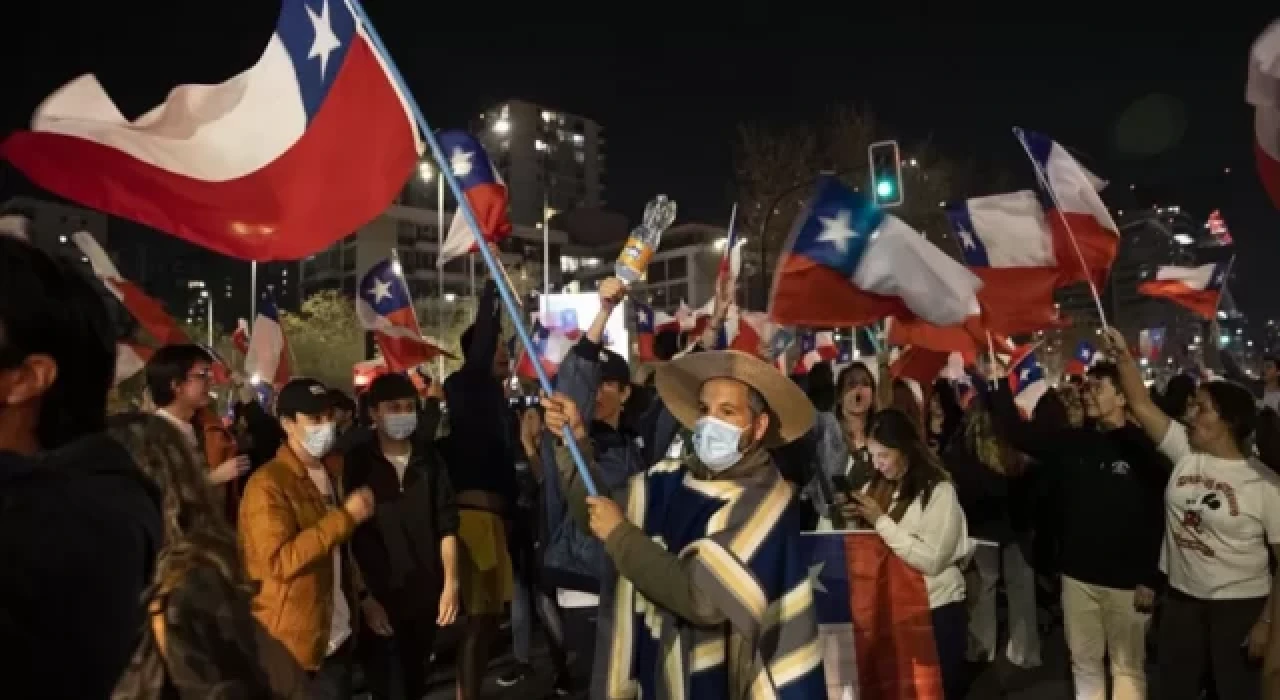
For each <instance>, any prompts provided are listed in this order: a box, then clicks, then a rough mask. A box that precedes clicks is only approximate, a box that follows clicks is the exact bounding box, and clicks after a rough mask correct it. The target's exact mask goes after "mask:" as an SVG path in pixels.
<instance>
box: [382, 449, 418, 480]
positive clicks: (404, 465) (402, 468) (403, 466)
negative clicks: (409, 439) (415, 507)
mask: <svg viewBox="0 0 1280 700" xmlns="http://www.w3.org/2000/svg"><path fill="white" fill-rule="evenodd" d="M412 455H413V453H412V452H406V453H404V454H402V455H383V456H384V457H386V458H387V461H388V462H390V463H391V466H392V467H394V468H395V470H396V478H398V479H399V480H400V488H401V489H403V488H404V474H405V472H407V471H409V457H411V456H412Z"/></svg>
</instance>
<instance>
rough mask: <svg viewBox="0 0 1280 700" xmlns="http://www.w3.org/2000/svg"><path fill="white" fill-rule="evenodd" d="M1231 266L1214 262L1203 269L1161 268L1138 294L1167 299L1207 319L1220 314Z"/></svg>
mask: <svg viewBox="0 0 1280 700" xmlns="http://www.w3.org/2000/svg"><path fill="white" fill-rule="evenodd" d="M1230 266H1231V263H1229V262H1226V263H1212V264H1209V265H1201V266H1200V267H1177V266H1174V265H1162V266H1161V267H1160V268H1159V269H1158V270H1156V276H1155V279H1151V280H1147V281H1146V282H1143V283H1142V284H1139V285H1138V292H1139V293H1140V294H1145V295H1147V296H1149V297H1157V298H1161V299H1168V300H1169V301H1172V302H1173V303H1175V304H1178V305H1179V306H1183V307H1186V308H1188V309H1191V310H1192V311H1194V312H1195V313H1196V315H1198V316H1200V317H1201V318H1203V319H1206V320H1213V319H1214V317H1215V316H1216V315H1217V311H1218V302H1219V300H1220V299H1221V298H1222V288H1223V286H1224V285H1225V284H1226V281H1227V272H1228V271H1229V270H1230Z"/></svg>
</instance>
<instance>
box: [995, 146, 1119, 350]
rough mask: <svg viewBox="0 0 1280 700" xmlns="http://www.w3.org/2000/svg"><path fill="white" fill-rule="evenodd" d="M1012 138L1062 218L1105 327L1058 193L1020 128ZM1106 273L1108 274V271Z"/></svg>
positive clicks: (1104, 324)
mask: <svg viewBox="0 0 1280 700" xmlns="http://www.w3.org/2000/svg"><path fill="white" fill-rule="evenodd" d="M1013 135H1014V138H1016V139H1018V144H1019V145H1021V146H1022V150H1023V151H1024V152H1026V154H1027V160H1030V161H1031V167H1032V168H1034V169H1035V171H1036V178H1037V179H1039V180H1040V184H1041V185H1042V186H1043V187H1044V189H1045V191H1046V192H1048V193H1049V198H1050V199H1052V200H1053V206H1054V207H1055V208H1057V210H1058V218H1059V219H1061V220H1062V226H1063V227H1064V228H1065V229H1066V230H1067V238H1069V239H1071V249H1072V250H1074V251H1075V252H1076V258H1077V259H1078V260H1079V261H1080V270H1081V271H1082V272H1084V277H1085V281H1087V282H1088V283H1089V292H1090V293H1092V294H1093V303H1094V305H1095V306H1097V307H1098V322H1099V323H1101V324H1102V328H1103V329H1104V330H1105V329H1106V328H1107V314H1106V312H1105V311H1103V310H1102V297H1100V296H1098V286H1097V285H1096V284H1094V283H1093V275H1092V274H1090V271H1089V266H1088V264H1086V263H1085V261H1084V253H1082V252H1080V244H1079V243H1078V242H1076V234H1075V232H1074V231H1072V230H1071V222H1070V221H1067V215H1066V214H1064V213H1063V211H1062V203H1061V202H1059V201H1058V193H1057V192H1054V191H1053V186H1052V185H1050V184H1049V176H1048V175H1047V174H1046V173H1045V172H1044V169H1043V168H1041V167H1040V163H1039V162H1038V161H1036V158H1035V156H1033V155H1031V147H1030V146H1028V145H1027V140H1026V139H1025V138H1023V133H1022V129H1020V128H1018V127H1016V126H1015V127H1013ZM1108 274H1110V273H1109V272H1108Z"/></svg>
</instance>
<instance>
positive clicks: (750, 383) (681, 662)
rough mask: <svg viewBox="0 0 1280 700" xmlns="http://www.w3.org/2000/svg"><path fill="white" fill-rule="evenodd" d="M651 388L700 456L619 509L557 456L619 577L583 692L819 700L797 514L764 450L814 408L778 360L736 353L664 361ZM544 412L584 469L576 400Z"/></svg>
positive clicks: (552, 404) (557, 400) (560, 400)
mask: <svg viewBox="0 0 1280 700" xmlns="http://www.w3.org/2000/svg"><path fill="white" fill-rule="evenodd" d="M657 388H658V394H659V396H660V397H661V399H662V401H663V403H664V404H665V405H666V406H667V408H668V410H670V411H671V413H672V415H674V416H675V417H676V419H677V420H678V421H679V422H680V423H681V424H682V425H684V426H685V427H686V428H689V429H691V430H692V431H693V438H692V443H693V446H694V452H695V456H693V457H689V458H686V459H685V460H684V461H683V462H682V461H678V460H667V461H663V462H660V463H658V464H657V465H655V466H654V467H652V468H650V469H649V470H648V471H647V472H645V473H643V474H638V475H636V476H635V477H632V479H631V480H630V481H629V483H628V484H627V486H626V487H625V489H624V491H621V492H615V493H614V494H612V495H613V496H614V497H615V498H616V499H617V500H616V501H615V500H611V499H610V498H607V497H603V496H600V497H589V496H587V495H586V493H587V492H586V488H585V486H584V484H583V481H582V480H581V478H579V476H578V474H577V471H576V469H575V468H574V466H573V462H572V460H571V459H570V458H569V456H568V451H567V450H566V449H565V448H564V446H563V445H561V446H560V447H559V448H558V449H557V450H556V458H557V468H558V471H559V474H560V477H561V480H562V482H563V486H564V491H565V495H566V500H567V502H568V507H569V510H570V512H571V513H572V514H573V516H574V518H575V519H577V521H578V522H579V523H580V524H581V525H582V526H583V527H589V528H590V530H591V532H592V533H593V534H594V535H595V536H596V537H597V538H599V539H600V540H601V541H603V542H604V546H605V551H606V552H607V553H608V555H609V562H610V563H611V564H612V568H613V569H616V571H615V572H611V573H612V575H610V576H606V577H605V579H604V584H605V585H604V590H603V591H602V599H601V606H600V610H601V616H600V618H601V619H600V622H599V625H600V628H601V630H600V636H599V637H598V642H599V644H597V652H598V655H597V658H596V671H597V672H596V673H595V676H594V678H593V688H592V693H591V697H609V698H620V697H668V696H676V695H682V694H683V695H687V696H689V697H696V698H700V699H712V698H732V699H734V700H737V699H739V698H746V697H748V696H752V695H754V694H760V695H768V696H769V697H822V696H825V695H826V683H825V679H824V676H823V669H822V652H821V647H820V645H819V644H818V642H817V639H818V627H817V619H816V617H815V614H814V608H813V602H812V601H813V593H812V591H811V590H809V589H810V586H811V584H810V580H809V576H808V569H807V567H806V566H805V565H804V563H803V562H802V561H801V559H800V557H799V556H798V553H797V551H796V547H797V546H798V540H799V536H800V525H801V519H802V517H803V516H802V513H801V511H800V508H799V505H798V502H797V501H796V499H794V498H793V496H794V487H793V486H792V485H791V484H790V483H788V482H787V481H786V480H784V479H783V478H782V477H781V475H780V474H779V473H778V470H777V468H776V467H775V466H774V463H773V460H772V459H771V458H770V456H769V452H768V450H769V449H771V448H775V447H778V446H780V445H784V444H787V443H789V442H791V441H793V440H795V439H796V438H798V437H800V436H801V435H803V434H804V433H805V432H806V431H808V430H809V428H810V427H811V426H812V425H813V419H814V410H813V405H812V404H811V403H810V402H809V399H808V397H806V396H805V394H804V392H803V391H801V390H800V388H799V387H797V386H796V385H795V384H794V383H792V382H791V381H790V380H789V379H788V378H787V377H785V376H783V375H782V374H781V373H779V372H778V371H777V370H775V369H774V368H773V367H772V366H770V365H769V364H767V363H765V362H764V361H762V360H759V359H757V358H755V357H752V356H750V355H747V354H745V353H740V352H736V351H732V350H730V351H719V352H703V353H696V354H690V355H686V356H685V357H682V358H680V359H678V360H673V361H671V362H670V363H668V364H666V365H664V366H663V367H662V368H660V369H659V370H658V375H657ZM543 405H544V408H545V409H546V422H547V429H548V430H549V431H551V433H552V434H553V435H563V431H564V430H566V429H568V430H571V431H573V435H574V436H575V439H576V440H577V441H578V444H579V445H580V446H581V447H582V449H583V451H584V452H585V453H586V454H587V458H588V461H589V462H591V461H593V459H594V455H593V454H591V452H592V447H591V443H590V442H589V441H588V440H586V437H587V433H586V427H585V426H584V424H583V421H582V417H581V415H580V414H579V412H578V408H577V406H576V405H575V404H574V402H573V401H572V400H571V399H569V398H568V397H566V396H564V395H563V394H557V395H555V396H553V397H551V398H549V399H547V400H546V401H545V402H544V404H543ZM596 483H600V481H599V480H597V481H596ZM619 503H621V504H624V505H623V506H619V505H618V504H619ZM624 507H625V512H624ZM784 659H785V662H783V660H784ZM783 669H785V671H784V670H783Z"/></svg>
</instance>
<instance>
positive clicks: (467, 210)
mask: <svg viewBox="0 0 1280 700" xmlns="http://www.w3.org/2000/svg"><path fill="white" fill-rule="evenodd" d="M350 7H351V10H352V12H353V13H354V14H355V16H356V17H357V18H358V19H359V20H360V24H361V25H363V26H364V30H365V34H366V36H367V37H368V39H369V42H370V43H371V44H372V45H373V48H374V50H375V51H377V52H378V54H379V55H380V56H381V57H382V59H383V61H384V65H385V68H386V71H387V74H388V75H389V76H390V77H391V79H392V80H393V81H394V82H395V85H396V87H397V88H398V89H399V91H400V94H401V95H402V96H403V97H404V100H405V103H406V104H407V105H408V107H409V109H410V111H411V113H412V114H413V118H414V121H416V122H417V125H418V129H419V130H420V131H421V132H422V137H423V138H424V139H426V142H427V145H428V146H429V147H430V148H431V155H432V156H433V157H434V158H435V160H436V163H438V164H439V165H440V168H439V170H440V174H441V175H442V176H443V177H444V178H445V180H446V181H447V183H448V185H449V191H450V192H452V193H453V197H454V199H455V200H456V201H457V202H458V211H460V212H462V215H463V217H464V219H465V220H466V222H467V225H468V226H470V227H471V235H472V236H474V237H475V239H476V246H477V247H478V248H479V249H480V255H481V257H483V258H484V262H485V265H487V266H488V267H489V275H490V276H491V277H492V278H493V282H494V285H495V286H497V288H498V294H499V296H501V297H502V303H503V305H504V306H505V307H506V310H507V316H508V317H510V319H511V321H512V323H511V325H512V326H513V327H514V328H515V330H516V336H517V337H519V338H520V344H521V345H522V346H524V351H525V352H526V353H528V354H529V356H530V357H535V356H536V354H535V352H534V348H533V338H532V337H530V336H529V330H528V329H527V328H525V325H524V324H523V323H521V320H520V305H519V304H517V303H516V300H515V296H514V294H513V293H512V290H511V289H510V288H509V287H508V286H507V284H506V279H505V275H503V274H501V267H500V266H499V263H498V261H497V260H496V259H495V258H494V256H493V253H492V252H491V251H490V250H489V246H488V245H487V244H486V241H485V240H484V235H483V234H482V233H481V232H480V231H481V229H480V223H479V221H478V220H477V219H476V214H475V212H474V211H472V210H471V205H470V203H468V202H467V198H466V197H465V196H464V195H463V193H462V187H461V185H459V184H458V180H457V178H456V177H454V174H453V170H452V169H451V168H450V167H449V165H448V164H449V159H448V158H447V157H445V154H444V150H443V149H442V148H441V147H440V141H439V139H437V138H436V135H435V132H433V131H432V130H431V126H430V124H428V123H427V118H426V116H424V115H423V113H422V107H421V106H420V105H419V104H418V101H417V100H416V99H414V97H413V93H412V92H411V91H410V90H409V86H408V84H407V83H406V82H405V80H404V76H402V75H401V74H400V69H399V68H397V67H396V64H395V61H394V60H392V58H391V52H389V51H387V47H386V46H385V45H384V44H383V43H382V38H381V37H380V36H379V35H378V30H377V29H375V28H374V26H373V22H371V21H370V20H369V15H368V14H367V13H366V12H365V10H364V6H363V5H362V4H361V2H360V0H350ZM472 271H473V273H474V268H472ZM533 368H534V371H535V372H536V373H537V375H538V384H540V385H541V387H542V391H543V392H544V393H546V394H547V395H550V394H551V392H552V386H551V378H550V377H548V376H547V372H546V370H545V369H544V368H543V367H542V363H541V362H534V363H533ZM561 437H562V438H563V439H564V444H565V446H566V447H568V448H569V454H570V455H572V456H573V462H574V466H576V467H577V469H578V476H579V477H581V478H582V483H583V486H585V487H586V489H587V493H589V494H590V495H592V496H597V495H599V491H597V489H596V484H595V481H594V480H593V479H592V478H591V472H590V471H589V470H588V469H587V461H586V459H585V458H584V457H583V455H582V450H581V449H580V448H579V447H578V443H577V441H576V440H575V439H574V437H573V431H572V430H571V429H570V428H569V426H565V430H564V433H563V434H562V436H561Z"/></svg>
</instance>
